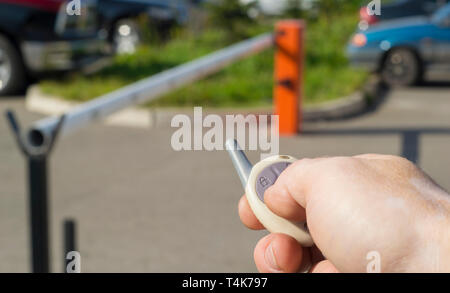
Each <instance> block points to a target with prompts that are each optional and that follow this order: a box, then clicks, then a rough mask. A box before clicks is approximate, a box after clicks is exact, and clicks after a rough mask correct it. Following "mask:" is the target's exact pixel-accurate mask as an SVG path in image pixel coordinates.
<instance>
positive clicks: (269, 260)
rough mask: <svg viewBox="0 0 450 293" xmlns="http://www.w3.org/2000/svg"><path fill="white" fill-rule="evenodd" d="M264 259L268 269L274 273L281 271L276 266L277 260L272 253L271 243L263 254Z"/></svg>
mask: <svg viewBox="0 0 450 293" xmlns="http://www.w3.org/2000/svg"><path fill="white" fill-rule="evenodd" d="M264 259H265V261H266V264H267V265H268V266H269V267H270V269H272V270H273V271H276V272H281V269H280V267H279V266H278V264H277V260H276V259H275V254H274V253H273V247H272V243H270V244H269V246H267V248H266V251H265V252H264Z"/></svg>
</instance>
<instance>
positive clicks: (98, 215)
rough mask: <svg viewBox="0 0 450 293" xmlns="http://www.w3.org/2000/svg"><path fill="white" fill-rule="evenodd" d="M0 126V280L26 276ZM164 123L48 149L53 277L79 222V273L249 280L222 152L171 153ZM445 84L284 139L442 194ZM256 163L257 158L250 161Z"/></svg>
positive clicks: (110, 130) (15, 100)
mask: <svg viewBox="0 0 450 293" xmlns="http://www.w3.org/2000/svg"><path fill="white" fill-rule="evenodd" d="M7 108H12V109H14V110H15V111H16V113H17V115H18V117H19V119H20V121H21V122H22V123H23V124H24V126H26V125H28V124H29V123H31V122H32V121H34V120H37V119H39V118H42V116H41V115H38V114H33V113H30V112H28V111H27V110H26V109H25V106H24V100H23V98H22V97H11V98H5V99H1V100H0V112H1V113H2V114H3V112H4V111H5V109H7ZM5 121H6V120H5V119H3V118H1V119H0V272H27V271H29V237H28V236H29V235H28V234H29V231H28V218H27V208H28V206H27V204H28V202H27V198H26V190H27V187H26V168H25V166H26V165H25V160H24V158H23V156H22V155H21V154H20V152H19V150H18V148H17V147H16V145H15V142H14V140H13V137H12V135H11V133H10V131H9V129H8V127H7V124H6V122H5ZM173 132H174V129H172V128H170V125H169V124H167V125H162V126H160V127H158V128H154V129H149V130H144V129H136V128H126V127H112V126H105V125H103V124H93V125H92V126H90V127H88V128H85V129H82V130H80V131H78V132H76V133H75V134H73V135H72V136H69V137H67V138H64V139H62V140H60V141H58V142H57V145H56V148H55V151H54V153H53V154H52V156H51V159H50V162H51V163H50V171H51V172H50V186H51V188H50V192H51V198H50V211H51V213H50V219H51V239H52V242H51V251H52V260H53V263H52V270H53V271H55V272H61V271H62V268H63V247H62V239H63V234H62V225H63V224H62V223H63V220H64V219H66V218H73V219H75V220H76V222H77V246H78V250H79V251H80V253H81V267H82V272H255V271H256V268H255V265H254V263H253V247H254V245H255V244H256V242H257V241H258V239H259V238H260V237H262V236H263V235H265V234H266V232H263V231H259V232H255V231H249V230H247V229H246V228H245V227H244V226H243V225H242V224H241V223H240V221H239V218H238V215H237V202H238V199H239V197H240V196H241V195H242V193H243V190H242V187H241V185H240V182H239V179H238V177H237V175H236V174H235V172H234V169H233V167H232V165H231V162H230V161H229V158H228V155H227V154H226V152H224V151H214V152H207V151H191V152H175V151H173V150H172V148H171V145H170V139H171V135H172V134H173ZM449 146H450V83H445V82H442V83H438V82H435V83H430V84H427V85H425V86H420V87H413V88H408V89H401V90H396V91H393V92H390V93H389V94H388V95H387V97H386V98H385V101H384V102H383V103H382V104H380V105H379V107H378V108H377V109H376V110H374V111H372V112H369V113H366V114H364V115H361V116H358V117H354V118H352V119H346V120H341V121H333V122H332V121H329V122H314V123H307V124H305V131H304V133H303V134H302V135H299V136H297V137H292V138H282V139H281V141H280V153H285V154H290V155H293V156H296V157H298V158H302V157H317V156H332V155H355V154H361V153H383V154H394V155H403V156H406V157H408V158H409V159H411V160H413V161H415V162H417V163H418V164H419V165H420V166H421V167H422V168H423V169H424V170H425V171H426V172H427V173H428V174H430V175H431V176H432V177H433V178H434V179H435V180H436V181H437V182H438V183H439V184H441V185H442V186H443V187H444V188H446V189H448V190H449V189H450V148H449ZM250 158H251V159H252V160H253V161H256V160H257V159H258V158H259V156H258V153H256V152H251V153H250Z"/></svg>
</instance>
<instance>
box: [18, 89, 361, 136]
mask: <svg viewBox="0 0 450 293" xmlns="http://www.w3.org/2000/svg"><path fill="white" fill-rule="evenodd" d="M80 104H81V103H78V102H71V101H66V100H63V99H61V98H59V97H57V96H51V95H47V94H44V93H42V92H41V90H40V89H39V87H38V86H37V85H34V86H31V87H30V88H29V89H28V91H27V94H26V101H25V105H26V108H27V110H29V111H31V112H36V113H40V114H44V115H61V114H63V113H64V112H67V111H69V110H71V109H73V108H75V107H77V106H79V105H80ZM368 105H369V103H368V99H367V98H366V97H365V95H364V94H363V93H362V92H361V93H360V92H358V93H355V94H353V95H350V96H348V97H345V98H342V99H338V100H335V101H331V102H326V103H321V104H318V105H311V106H306V107H305V110H304V111H303V120H304V121H317V120H334V119H344V118H347V117H350V116H354V115H358V114H361V113H363V112H365V111H366V109H367V107H368ZM270 113H271V109H270V108H261V109H251V110H250V109H232V110H226V109H217V110H216V109H214V110H207V111H205V113H204V115H208V114H217V115H220V116H224V115H227V114H228V115H229V114H244V115H245V114H270ZM176 114H185V115H188V116H192V115H193V111H192V110H191V109H189V110H187V109H184V108H181V109H163V108H160V109H142V108H137V107H132V108H127V109H124V110H122V111H119V112H117V113H115V114H113V115H111V116H110V117H108V118H107V119H105V120H104V122H103V123H105V124H106V125H112V126H125V127H135V128H152V127H156V126H161V125H163V124H169V125H170V121H171V120H172V117H173V116H174V115H176Z"/></svg>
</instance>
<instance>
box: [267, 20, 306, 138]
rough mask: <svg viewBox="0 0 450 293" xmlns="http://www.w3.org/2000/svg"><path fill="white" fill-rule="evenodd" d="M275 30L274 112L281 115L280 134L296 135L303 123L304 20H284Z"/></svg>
mask: <svg viewBox="0 0 450 293" xmlns="http://www.w3.org/2000/svg"><path fill="white" fill-rule="evenodd" d="M275 30H276V31H275V46H276V52H275V87H274V108H275V109H274V112H275V114H276V115H279V117H280V135H296V134H298V133H299V132H300V131H301V127H302V126H301V122H302V89H303V86H302V78H303V59H304V51H303V50H304V47H303V43H304V41H303V35H304V30H305V24H304V22H303V21H301V20H283V21H280V22H278V23H277V24H276V29H275Z"/></svg>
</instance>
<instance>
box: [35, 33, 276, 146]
mask: <svg viewBox="0 0 450 293" xmlns="http://www.w3.org/2000/svg"><path fill="white" fill-rule="evenodd" d="M273 45H274V36H273V34H272V33H266V34H263V35H260V36H257V37H255V38H252V39H249V40H246V41H242V42H240V43H237V44H235V45H232V46H230V47H227V48H224V49H222V50H219V51H217V52H214V53H212V54H209V55H207V56H205V57H202V58H200V59H197V60H194V61H191V62H188V63H185V64H183V65H180V66H177V67H174V68H172V69H169V70H167V71H164V72H162V73H159V74H156V75H153V76H151V77H149V78H146V79H143V80H141V81H138V82H136V83H133V84H131V85H129V86H126V87H124V88H122V89H119V90H117V91H114V92H112V93H109V94H106V95H104V96H101V97H99V98H97V99H95V100H92V101H90V102H86V103H84V104H82V105H80V106H78V107H76V108H74V109H73V110H71V111H69V112H67V113H65V121H64V125H63V127H62V129H61V136H65V135H67V134H69V133H71V132H73V131H75V130H77V129H79V128H81V127H83V126H85V125H87V124H89V123H91V122H92V121H94V120H99V119H103V118H105V117H107V116H109V115H111V114H113V113H114V112H117V111H119V110H122V109H124V108H126V107H128V106H130V105H133V104H139V103H143V102H148V101H151V100H154V99H156V98H159V97H161V96H162V95H163V94H166V93H168V92H170V91H173V90H175V89H178V88H180V87H182V86H184V85H187V84H189V83H192V82H193V81H196V80H199V79H201V78H202V77H204V76H207V75H210V74H211V73H214V72H217V71H219V70H220V69H222V68H224V67H225V66H227V65H229V64H231V63H233V62H235V61H237V60H239V59H243V58H245V57H247V56H249V55H253V54H256V53H258V52H260V51H262V50H265V49H267V48H270V47H271V46H273ZM58 120H59V118H58V117H50V118H45V119H43V120H40V121H38V122H36V123H35V124H34V125H32V127H31V128H30V130H29V131H28V135H27V140H28V145H29V146H30V147H32V148H41V147H45V145H46V144H48V143H49V142H50V141H51V140H52V139H51V134H52V133H53V131H54V129H55V128H56V126H57V124H58Z"/></svg>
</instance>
